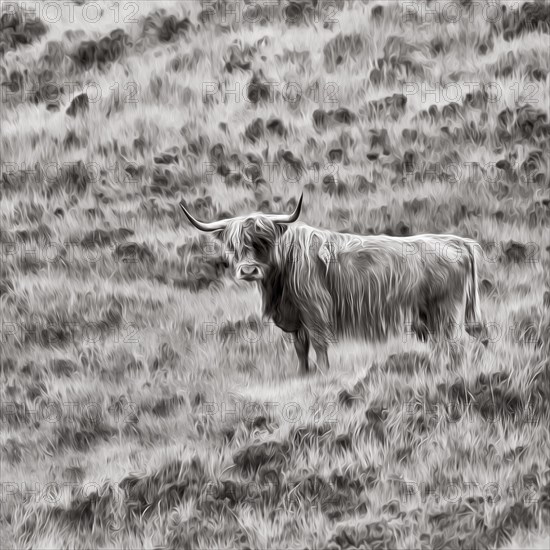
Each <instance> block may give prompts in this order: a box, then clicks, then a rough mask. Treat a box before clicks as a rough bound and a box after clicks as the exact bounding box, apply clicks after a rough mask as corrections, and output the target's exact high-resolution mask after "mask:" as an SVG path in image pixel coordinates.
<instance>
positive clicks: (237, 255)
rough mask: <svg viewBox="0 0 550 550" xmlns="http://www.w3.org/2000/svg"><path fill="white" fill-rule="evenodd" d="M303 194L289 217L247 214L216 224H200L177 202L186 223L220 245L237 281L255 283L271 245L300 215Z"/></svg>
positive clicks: (267, 261)
mask: <svg viewBox="0 0 550 550" xmlns="http://www.w3.org/2000/svg"><path fill="white" fill-rule="evenodd" d="M302 199H303V195H302V196H301V197H300V200H299V201H298V204H297V206H296V208H295V210H294V212H292V214H262V213H256V214H250V215H248V216H239V217H236V218H230V219H226V220H219V221H216V222H201V221H199V220H197V219H196V218H194V217H193V216H192V215H191V214H190V213H189V212H188V211H187V209H186V208H185V206H183V204H181V203H180V206H181V209H182V210H183V212H184V214H185V215H186V216H187V218H188V219H189V221H190V222H191V223H192V224H193V225H194V226H195V227H196V228H197V229H200V230H201V231H208V232H211V233H212V234H213V235H214V236H215V237H216V238H217V239H219V240H220V241H221V242H222V246H223V251H224V254H225V255H226V257H227V259H228V260H229V263H230V265H231V266H232V268H233V272H234V274H235V277H236V278H237V279H242V280H245V281H259V280H261V279H263V278H264V277H265V276H266V273H267V270H268V269H269V266H270V265H271V263H272V260H273V253H274V249H275V245H276V244H277V241H278V239H279V238H280V236H281V235H282V234H283V233H284V232H285V230H286V229H287V227H288V224H290V223H292V222H295V221H296V220H297V219H298V216H299V215H300V210H301V208H302Z"/></svg>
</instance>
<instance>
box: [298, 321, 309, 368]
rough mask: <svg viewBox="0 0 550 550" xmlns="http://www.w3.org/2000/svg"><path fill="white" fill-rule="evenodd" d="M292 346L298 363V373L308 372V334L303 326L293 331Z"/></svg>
mask: <svg viewBox="0 0 550 550" xmlns="http://www.w3.org/2000/svg"><path fill="white" fill-rule="evenodd" d="M294 347H295V349H296V354H297V355H298V361H299V364H300V374H307V373H308V372H309V358H308V355H309V335H308V333H307V331H306V330H304V329H303V328H301V329H299V330H297V331H296V332H295V333H294Z"/></svg>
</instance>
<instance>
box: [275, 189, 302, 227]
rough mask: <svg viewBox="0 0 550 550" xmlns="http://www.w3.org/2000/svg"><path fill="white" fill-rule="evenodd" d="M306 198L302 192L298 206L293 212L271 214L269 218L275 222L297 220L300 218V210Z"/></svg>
mask: <svg viewBox="0 0 550 550" xmlns="http://www.w3.org/2000/svg"><path fill="white" fill-rule="evenodd" d="M303 198H304V194H303V193H302V194H301V195H300V200H299V201H298V204H297V205H296V208H295V209H294V212H292V214H270V215H269V219H270V220H271V221H273V222H274V223H292V222H295V221H296V220H297V219H298V216H299V215H300V210H302V199H303Z"/></svg>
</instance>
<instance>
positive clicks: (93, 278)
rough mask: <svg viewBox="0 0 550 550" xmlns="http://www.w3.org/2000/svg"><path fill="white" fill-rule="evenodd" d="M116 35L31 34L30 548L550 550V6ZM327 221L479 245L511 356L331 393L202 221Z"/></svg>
mask: <svg viewBox="0 0 550 550" xmlns="http://www.w3.org/2000/svg"><path fill="white" fill-rule="evenodd" d="M26 4H27V5H29V4H32V5H34V4H35V3H33V2H31V3H29V2H27V3H26ZM90 4H91V5H90V6H88V4H87V3H86V4H85V3H83V2H77V3H76V4H75V5H74V6H72V7H71V6H70V5H69V4H66V5H63V6H62V7H60V12H59V13H60V18H59V20H57V15H56V13H55V12H54V11H51V12H47V13H41V14H40V16H41V22H40V21H35V20H33V19H32V18H31V17H29V14H28V13H27V15H26V17H25V14H24V13H23V12H21V11H20V10H16V9H15V8H14V4H13V3H3V6H2V10H3V13H4V15H3V16H2V36H1V38H0V56H1V57H0V66H1V78H2V120H1V130H2V131H1V153H0V155H1V160H2V177H1V181H2V203H1V210H0V212H1V224H2V232H1V240H2V266H1V273H2V282H1V288H0V291H1V308H2V373H1V376H2V383H1V400H2V431H1V452H2V454H1V477H2V494H1V501H0V507H1V508H0V510H1V514H0V531H1V533H2V535H1V537H2V538H1V540H0V542H1V546H2V548H12V547H24V548H31V547H32V548H122V547H124V548H153V547H155V548H189V549H190V548H211V549H215V548H216V549H217V548H306V547H307V548H331V549H335V548H355V547H361V548H377V549H378V548H380V549H381V548H388V549H392V548H426V549H427V548H441V549H442V548H531V547H532V548H544V547H547V546H548V542H549V536H550V527H549V522H550V460H549V456H550V433H549V428H548V426H549V425H550V405H549V401H550V363H549V359H548V357H549V352H550V313H549V309H550V290H549V285H550V279H549V273H550V270H549V269H550V255H549V250H550V249H549V245H550V242H549V238H548V236H549V227H550V193H549V181H550V180H549V175H548V174H549V170H548V158H549V150H550V145H549V144H550V139H549V138H550V124H549V121H548V114H549V89H548V88H549V86H548V84H549V76H548V74H549V70H550V56H549V51H550V50H549V49H548V45H549V32H550V6H549V4H546V3H540V2H539V3H525V2H523V1H517V2H503V1H501V2H493V3H488V4H487V3H486V2H484V1H483V2H469V1H468V0H462V1H460V2H459V1H441V2H430V3H429V4H427V3H426V2H417V3H411V2H403V3H401V4H392V3H389V2H380V1H375V2H366V1H365V2H360V1H351V2H348V1H346V2H344V1H342V0H337V1H332V2H326V1H319V2H317V1H314V0H296V1H295V2H293V3H291V4H288V3H287V2H285V3H280V4H279V5H273V6H272V7H271V8H270V7H269V6H268V5H267V4H266V3H265V2H260V3H259V4H256V5H249V4H246V3H241V2H236V3H235V2H230V1H229V0H227V1H226V0H217V1H216V2H208V3H204V5H202V6H201V4H200V3H199V2H161V1H159V2H145V1H139V2H127V3H120V4H119V3H115V2H113V3H111V2H100V3H98V2H95V3H94V2H92V3H90ZM275 4H277V3H275ZM60 6H61V4H60ZM98 6H100V7H101V8H102V12H101V13H99V12H98V10H97V7H98ZM258 6H260V7H261V11H260V12H258V11H255V10H257V8H258ZM430 10H432V11H433V10H435V13H436V15H435V16H431V15H430ZM97 17H99V19H97V21H96V18H97ZM81 94H84V95H81ZM302 191H303V192H304V207H303V211H302V219H303V220H304V221H305V222H307V223H309V224H311V225H315V226H319V227H323V228H329V229H333V230H335V231H349V232H356V233H361V234H378V233H387V234H393V235H409V234H418V233H425V232H434V233H454V234H457V235H461V236H465V237H466V236H467V237H473V238H475V239H477V240H478V241H479V242H480V243H481V244H482V247H483V251H484V254H483V256H484V261H483V263H482V265H481V267H480V270H481V273H480V288H481V296H482V312H483V316H484V319H485V321H486V323H487V327H488V328H487V338H486V340H485V341H483V342H482V341H476V340H473V339H471V338H469V337H467V336H466V337H463V338H462V339H461V340H460V342H459V343H458V344H457V345H455V346H453V347H452V349H451V351H452V352H451V351H445V350H444V349H440V348H439V347H436V346H433V345H427V344H423V343H421V342H419V341H417V340H416V339H415V338H414V337H412V336H411V335H410V334H408V332H407V330H406V327H403V331H402V333H401V334H398V335H396V336H395V337H392V339H391V340H390V341H389V342H386V343H376V344H363V343H358V342H336V343H335V344H333V345H332V346H331V348H330V349H329V358H330V362H331V365H332V367H331V370H330V372H328V373H319V372H318V373H315V374H312V375H311V376H309V377H300V376H299V375H298V372H297V358H296V356H295V352H294V347H293V344H292V342H291V341H290V339H289V337H288V336H287V335H284V334H283V333H282V332H281V331H279V330H278V329H277V328H276V327H275V326H274V325H273V324H272V323H270V322H269V321H268V320H264V319H262V318H261V309H260V307H261V299H260V295H259V292H258V290H257V289H256V288H255V287H254V286H253V285H251V284H244V283H239V284H237V283H235V282H233V281H232V279H231V278H230V277H229V275H228V273H227V272H226V270H225V266H224V262H223V260H222V257H221V253H220V250H219V247H218V246H217V245H216V244H215V243H210V242H209V241H208V239H207V238H205V237H203V236H201V235H199V234H198V232H197V231H196V230H195V229H193V228H192V227H191V226H190V224H189V223H188V222H187V221H186V220H185V219H183V216H182V213H181V211H180V209H179V207H178V202H179V201H180V200H184V201H185V202H186V203H187V205H188V206H189V208H190V210H191V211H192V212H194V213H195V214H196V215H197V216H198V217H200V218H203V219H206V220H212V219H219V218H222V217H225V216H228V215H235V214H244V213H247V212H252V211H258V210H262V211H266V212H283V211H285V212H287V211H290V209H291V208H292V207H293V206H294V205H295V204H296V199H297V197H299V195H300V193H301V192H302Z"/></svg>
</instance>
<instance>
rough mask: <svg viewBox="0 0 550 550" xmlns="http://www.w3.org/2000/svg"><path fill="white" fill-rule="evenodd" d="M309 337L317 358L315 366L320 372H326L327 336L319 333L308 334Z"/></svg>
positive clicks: (327, 367)
mask: <svg viewBox="0 0 550 550" xmlns="http://www.w3.org/2000/svg"><path fill="white" fill-rule="evenodd" d="M310 338H311V342H312V344H313V349H314V350H315V355H316V358H317V368H318V369H319V370H320V371H321V372H322V373H326V372H328V369H329V366H330V365H329V363H328V338H327V337H326V336H325V335H324V334H319V333H315V334H312V335H310Z"/></svg>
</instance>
